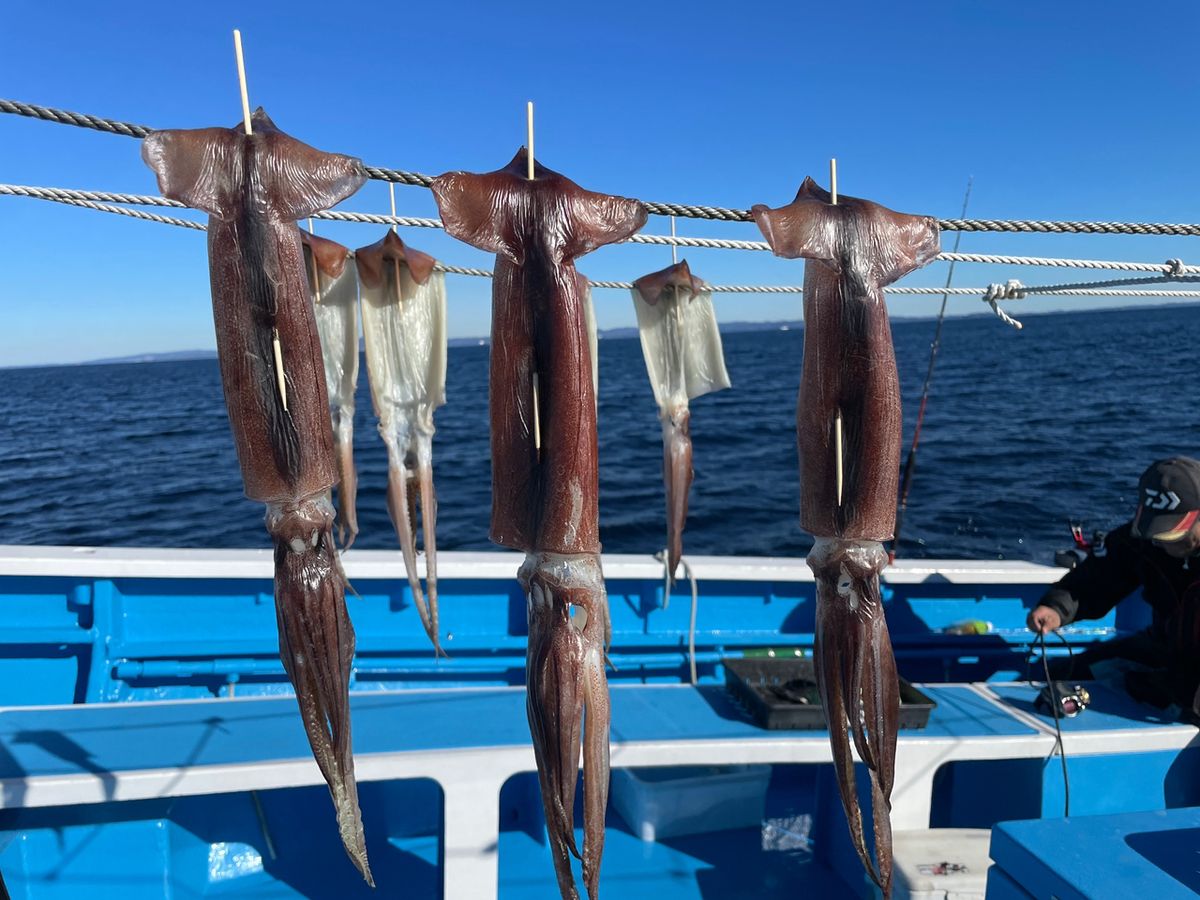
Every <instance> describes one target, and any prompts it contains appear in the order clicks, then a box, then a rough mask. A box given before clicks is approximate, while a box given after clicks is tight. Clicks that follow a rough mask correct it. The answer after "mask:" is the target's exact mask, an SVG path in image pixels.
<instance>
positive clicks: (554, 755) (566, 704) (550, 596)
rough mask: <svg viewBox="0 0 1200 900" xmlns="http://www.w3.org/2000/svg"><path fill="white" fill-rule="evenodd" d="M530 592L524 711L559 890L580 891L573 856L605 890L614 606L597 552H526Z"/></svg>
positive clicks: (523, 575)
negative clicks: (578, 798)
mask: <svg viewBox="0 0 1200 900" xmlns="http://www.w3.org/2000/svg"><path fill="white" fill-rule="evenodd" d="M519 578H520V580H521V584H522V586H523V587H524V588H525V590H526V593H527V595H528V598H529V605H528V614H529V644H528V651H527V659H526V672H527V681H528V688H527V694H526V712H527V714H528V717H529V730H530V733H531V735H532V737H533V747H534V755H535V757H536V759H537V764H538V781H539V784H540V786H541V790H542V805H543V808H544V809H545V813H546V828H547V832H548V834H549V839H550V849H551V854H552V856H553V859H554V869H555V874H556V876H557V879H558V886H559V891H560V893H561V894H562V896H563V897H565V898H572V900H574V898H578V896H579V894H578V891H577V889H576V887H575V880H574V875H573V873H572V870H571V860H570V858H571V856H575V857H577V858H580V859H582V861H583V880H584V884H585V885H586V887H587V892H588V896H589V898H592V900H595V898H596V897H597V896H598V891H599V877H600V858H601V855H602V853H603V850H604V813H605V809H606V807H607V805H608V784H609V744H608V738H609V724H610V719H611V712H610V709H609V700H608V681H607V678H606V675H605V671H604V649H605V642H606V640H607V630H608V628H609V625H608V612H607V598H606V595H605V592H604V582H603V577H602V576H601V574H600V565H599V560H598V559H597V558H596V557H595V556H594V555H592V554H580V555H560V554H551V553H542V554H530V555H529V556H527V557H526V560H525V563H524V565H523V566H522V567H521V571H520V574H519ZM581 750H582V755H583V820H584V828H583V834H584V839H583V851H582V853H581V852H580V849H579V846H578V844H577V842H576V840H575V828H574V818H575V784H576V781H577V778H578V772H579V765H580V752H581Z"/></svg>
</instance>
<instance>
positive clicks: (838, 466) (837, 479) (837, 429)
mask: <svg viewBox="0 0 1200 900" xmlns="http://www.w3.org/2000/svg"><path fill="white" fill-rule="evenodd" d="M833 443H834V448H833V472H834V483H835V485H836V487H837V505H838V506H841V505H842V411H841V410H840V409H839V410H838V411H837V416H836V417H835V418H834V420H833Z"/></svg>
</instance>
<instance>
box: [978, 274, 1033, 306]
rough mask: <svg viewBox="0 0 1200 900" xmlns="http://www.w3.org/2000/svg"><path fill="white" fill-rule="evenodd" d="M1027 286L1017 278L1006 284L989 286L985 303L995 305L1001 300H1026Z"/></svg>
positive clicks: (1009, 280)
mask: <svg viewBox="0 0 1200 900" xmlns="http://www.w3.org/2000/svg"><path fill="white" fill-rule="evenodd" d="M1024 299H1025V286H1024V285H1023V284H1021V282H1020V281H1018V280H1017V279H1015V278H1010V279H1008V281H1006V282H1005V283H1004V284H989V285H988V286H987V291H986V292H985V293H984V295H983V300H984V302H985V303H991V304H995V303H996V302H997V301H1000V300H1024Z"/></svg>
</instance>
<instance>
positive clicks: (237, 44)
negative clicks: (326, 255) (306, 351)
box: [233, 28, 288, 412]
mask: <svg viewBox="0 0 1200 900" xmlns="http://www.w3.org/2000/svg"><path fill="white" fill-rule="evenodd" d="M233 53H234V55H235V56H236V57H237V70H238V87H239V88H241V91H242V124H243V125H245V126H246V134H247V135H251V134H254V130H253V129H252V128H251V127H250V92H249V91H247V90H246V60H245V59H244V58H243V56H242V33H241V31H239V30H238V29H236V28H235V29H233ZM271 350H272V352H273V353H274V356H275V384H276V385H277V386H278V387H279V399H280V401H282V403H283V411H284V412H287V411H288V404H287V379H286V377H285V376H284V372H283V347H282V346H281V345H280V343H279V329H278V328H272V329H271Z"/></svg>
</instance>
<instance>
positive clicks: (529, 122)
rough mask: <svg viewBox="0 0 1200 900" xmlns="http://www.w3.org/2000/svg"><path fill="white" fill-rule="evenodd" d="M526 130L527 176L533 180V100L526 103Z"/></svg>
mask: <svg viewBox="0 0 1200 900" xmlns="http://www.w3.org/2000/svg"><path fill="white" fill-rule="evenodd" d="M525 126H526V127H525V130H526V132H527V133H528V143H527V144H526V149H527V152H526V154H525V162H526V165H527V168H526V170H525V177H526V178H528V179H529V180H530V181H533V101H532V100H530V101H529V102H528V103H526V104H525Z"/></svg>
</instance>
